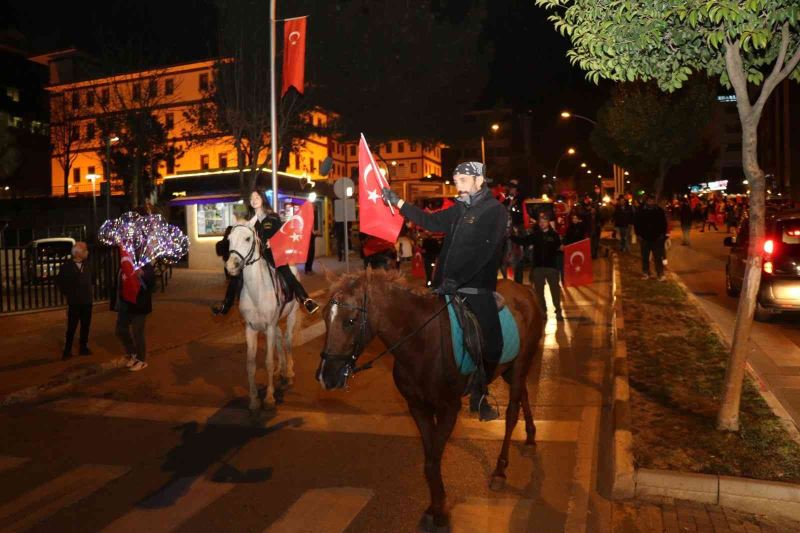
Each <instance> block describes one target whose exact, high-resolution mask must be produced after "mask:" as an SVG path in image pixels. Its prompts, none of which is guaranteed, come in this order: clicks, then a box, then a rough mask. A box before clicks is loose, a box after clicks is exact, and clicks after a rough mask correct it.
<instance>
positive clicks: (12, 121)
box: [8, 117, 22, 128]
mask: <svg viewBox="0 0 800 533" xmlns="http://www.w3.org/2000/svg"><path fill="white" fill-rule="evenodd" d="M8 125H9V126H11V127H12V128H21V127H22V117H13V118H12V117H9V118H8Z"/></svg>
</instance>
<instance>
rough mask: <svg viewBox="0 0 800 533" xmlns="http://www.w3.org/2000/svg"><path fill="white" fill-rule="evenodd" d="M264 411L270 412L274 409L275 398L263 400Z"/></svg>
mask: <svg viewBox="0 0 800 533" xmlns="http://www.w3.org/2000/svg"><path fill="white" fill-rule="evenodd" d="M264 409H265V410H268V411H271V410H272V409H275V398H265V399H264Z"/></svg>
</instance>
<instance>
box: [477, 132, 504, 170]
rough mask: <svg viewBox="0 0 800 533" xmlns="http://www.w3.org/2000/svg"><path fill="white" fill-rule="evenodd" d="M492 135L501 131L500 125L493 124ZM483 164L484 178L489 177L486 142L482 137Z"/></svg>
mask: <svg viewBox="0 0 800 533" xmlns="http://www.w3.org/2000/svg"><path fill="white" fill-rule="evenodd" d="M491 129H492V133H497V132H498V131H499V130H500V124H492V126H491ZM481 164H482V165H483V174H484V176H486V175H488V174H487V172H486V141H485V140H484V138H483V135H481Z"/></svg>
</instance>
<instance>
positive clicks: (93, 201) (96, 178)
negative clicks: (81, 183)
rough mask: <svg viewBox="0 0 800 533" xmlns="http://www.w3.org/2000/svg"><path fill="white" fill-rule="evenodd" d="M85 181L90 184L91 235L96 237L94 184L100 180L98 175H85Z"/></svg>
mask: <svg viewBox="0 0 800 533" xmlns="http://www.w3.org/2000/svg"><path fill="white" fill-rule="evenodd" d="M86 179H87V180H89V181H91V182H92V230H93V234H94V236H95V237H96V236H97V196H96V192H97V191H96V189H95V185H94V182H96V181H97V180H99V179H100V175H99V174H87V175H86Z"/></svg>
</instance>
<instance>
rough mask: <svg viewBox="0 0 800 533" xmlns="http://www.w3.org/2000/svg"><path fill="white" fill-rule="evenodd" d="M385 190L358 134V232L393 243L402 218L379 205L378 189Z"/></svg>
mask: <svg viewBox="0 0 800 533" xmlns="http://www.w3.org/2000/svg"><path fill="white" fill-rule="evenodd" d="M388 186H389V182H387V181H386V178H385V177H384V176H383V174H381V170H380V168H378V166H377V165H376V164H375V160H374V159H373V157H372V154H371V153H370V151H369V146H367V140H366V139H365V138H364V135H363V134H362V135H361V142H359V144H358V223H359V226H360V228H361V231H362V232H364V233H367V234H369V235H373V236H375V237H378V238H379V239H383V240H385V241H389V242H391V243H393V242H395V241H396V240H397V236H398V235H399V234H400V229H401V228H402V227H403V215H401V214H400V212H399V210H398V209H396V208H390V207H389V206H388V205H387V204H386V203H385V202H384V201H383V197H382V189H383V188H384V187H388Z"/></svg>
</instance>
